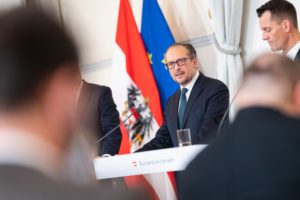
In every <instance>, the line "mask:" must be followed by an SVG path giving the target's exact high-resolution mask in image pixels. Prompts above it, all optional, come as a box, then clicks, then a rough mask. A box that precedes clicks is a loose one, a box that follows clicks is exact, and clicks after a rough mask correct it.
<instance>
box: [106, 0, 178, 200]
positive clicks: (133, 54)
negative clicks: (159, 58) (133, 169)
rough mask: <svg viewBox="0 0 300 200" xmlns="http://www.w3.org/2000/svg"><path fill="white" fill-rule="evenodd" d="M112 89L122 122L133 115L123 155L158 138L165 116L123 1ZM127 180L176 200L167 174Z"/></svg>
mask: <svg viewBox="0 0 300 200" xmlns="http://www.w3.org/2000/svg"><path fill="white" fill-rule="evenodd" d="M111 88H112V91H113V95H114V100H115V102H116V104H117V108H118V111H119V113H120V115H121V116H120V118H121V120H122V119H126V118H127V117H128V116H130V115H132V116H131V117H130V118H129V120H127V121H126V122H125V123H124V124H122V125H121V130H122V136H123V138H122V144H121V149H120V154H126V153H130V152H133V151H135V150H137V149H138V148H140V147H141V146H142V145H143V144H145V143H147V142H148V141H150V140H151V139H152V138H153V137H154V136H155V133H156V131H157V130H158V128H159V127H160V126H161V125H162V122H163V115H162V106H161V101H160V94H159V90H158V87H157V84H156V81H155V77H154V75H153V71H152V68H151V65H150V62H149V57H148V55H147V52H146V50H145V47H144V43H143V40H142V38H141V35H140V33H139V31H138V28H137V26H136V22H135V19H134V17H133V14H132V10H131V6H130V4H129V2H128V0H120V7H119V15H118V24H117V31H116V40H115V51H114V58H113V66H112V82H111ZM133 165H137V163H133ZM125 180H126V182H127V184H132V183H138V184H143V185H144V186H145V188H147V189H148V190H149V191H150V192H151V193H152V195H153V198H154V199H176V194H175V189H174V187H173V186H174V185H175V184H174V183H172V182H171V180H170V179H169V176H168V175H167V173H163V174H159V177H158V175H157V177H156V178H154V177H153V176H148V175H147V176H137V177H130V178H126V179H125ZM129 186H130V185H129Z"/></svg>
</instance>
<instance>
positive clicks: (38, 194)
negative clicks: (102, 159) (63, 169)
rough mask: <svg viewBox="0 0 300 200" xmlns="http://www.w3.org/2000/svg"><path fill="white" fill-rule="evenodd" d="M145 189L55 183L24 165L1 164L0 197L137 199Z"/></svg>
mask: <svg viewBox="0 0 300 200" xmlns="http://www.w3.org/2000/svg"><path fill="white" fill-rule="evenodd" d="M144 198H146V199H149V198H147V196H146V194H145V193H141V192H137V191H135V192H133V191H132V192H129V191H125V190H123V191H120V190H117V189H115V190H112V189H111V188H104V187H103V186H101V187H96V186H95V187H90V186H88V187H84V188H82V187H76V186H74V185H70V184H62V183H57V182H54V181H52V180H50V179H49V178H47V177H46V176H44V175H43V174H41V173H39V172H37V171H35V170H32V169H29V168H25V167H19V166H13V165H0V199H1V200H41V199H43V200H83V199H86V200H96V199H97V200H118V199H127V200H132V199H136V200H140V199H144Z"/></svg>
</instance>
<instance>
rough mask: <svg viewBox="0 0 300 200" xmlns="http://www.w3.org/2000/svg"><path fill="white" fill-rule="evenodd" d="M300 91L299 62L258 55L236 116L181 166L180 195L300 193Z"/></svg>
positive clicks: (292, 196) (283, 196)
mask: <svg viewBox="0 0 300 200" xmlns="http://www.w3.org/2000/svg"><path fill="white" fill-rule="evenodd" d="M299 97H300V67H299V65H296V64H295V63H294V62H293V61H292V60H290V59H288V58H286V57H284V56H281V55H264V56H262V57H260V58H258V59H257V60H256V61H255V62H254V64H253V65H252V66H250V68H249V69H248V70H247V71H246V73H245V78H244V80H243V83H242V86H241V89H240V92H239V93H238V96H237V99H236V105H237V106H238V109H239V110H240V111H239V112H238V114H237V116H236V119H235V120H234V122H233V123H232V124H231V125H230V126H229V128H228V130H227V131H226V132H224V133H221V134H220V136H219V137H218V138H217V139H216V141H215V142H214V143H213V144H211V145H210V146H208V147H207V148H206V149H205V150H204V151H203V152H201V153H200V154H199V155H198V156H197V157H196V158H195V160H194V161H193V162H192V163H191V164H190V166H188V168H187V169H186V171H184V172H183V176H182V177H181V181H180V183H182V184H181V185H180V194H181V199H189V200H190V199H204V200H207V199H228V200H235V199H299V198H300V171H299V169H300V156H299V152H300V119H299V117H298V118H296V117H295V116H300V104H299V102H300V98H299Z"/></svg>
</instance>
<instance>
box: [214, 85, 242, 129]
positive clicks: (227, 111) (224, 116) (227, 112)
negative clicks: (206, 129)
mask: <svg viewBox="0 0 300 200" xmlns="http://www.w3.org/2000/svg"><path fill="white" fill-rule="evenodd" d="M241 87H242V86H240V87H239V88H238V90H237V91H236V93H235V95H234V97H233V98H232V100H231V102H230V104H229V106H228V108H227V110H226V111H225V113H224V115H223V117H222V119H221V121H220V124H219V126H218V135H219V134H220V132H221V128H222V125H223V123H224V121H225V119H226V117H228V115H229V111H230V109H231V107H232V104H233V103H234V101H235V99H236V97H237V95H238V93H239V91H240V90H241Z"/></svg>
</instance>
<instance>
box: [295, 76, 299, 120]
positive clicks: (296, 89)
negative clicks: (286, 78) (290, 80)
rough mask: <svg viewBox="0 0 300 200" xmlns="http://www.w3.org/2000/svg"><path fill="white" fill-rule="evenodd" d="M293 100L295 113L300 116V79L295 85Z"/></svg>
mask: <svg viewBox="0 0 300 200" xmlns="http://www.w3.org/2000/svg"><path fill="white" fill-rule="evenodd" d="M293 100H294V101H293V102H294V110H295V113H296V115H297V116H299V117H300V81H298V83H297V84H296V86H295V89H294V95H293Z"/></svg>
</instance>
